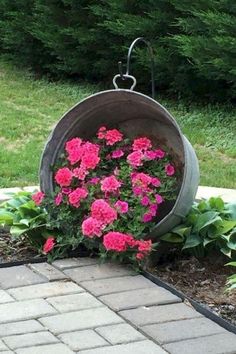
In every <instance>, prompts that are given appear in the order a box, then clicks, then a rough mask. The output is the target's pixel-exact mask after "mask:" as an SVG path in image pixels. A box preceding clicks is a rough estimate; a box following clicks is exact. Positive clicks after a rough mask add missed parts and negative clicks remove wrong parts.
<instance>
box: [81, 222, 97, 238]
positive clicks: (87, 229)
mask: <svg viewBox="0 0 236 354" xmlns="http://www.w3.org/2000/svg"><path fill="white" fill-rule="evenodd" d="M82 233H83V235H84V236H88V237H90V238H92V237H93V236H98V237H100V236H101V235H102V223H101V222H100V221H98V220H96V219H94V218H92V217H89V218H87V219H85V220H84V221H83V223H82Z"/></svg>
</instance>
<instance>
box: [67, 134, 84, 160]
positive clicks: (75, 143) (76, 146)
mask: <svg viewBox="0 0 236 354" xmlns="http://www.w3.org/2000/svg"><path fill="white" fill-rule="evenodd" d="M81 144H82V140H81V139H80V138H73V139H71V140H69V141H67V143H66V148H65V150H66V152H67V153H68V160H69V161H70V163H71V165H74V164H75V163H76V162H78V161H79V160H80V159H81V157H82V154H83V149H82V146H81Z"/></svg>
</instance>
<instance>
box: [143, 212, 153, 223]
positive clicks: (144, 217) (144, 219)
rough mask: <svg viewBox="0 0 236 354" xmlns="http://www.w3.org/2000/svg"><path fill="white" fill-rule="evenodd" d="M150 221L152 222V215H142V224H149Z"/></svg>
mask: <svg viewBox="0 0 236 354" xmlns="http://www.w3.org/2000/svg"><path fill="white" fill-rule="evenodd" d="M151 220H152V214H150V213H145V214H143V219H142V221H143V222H149V221H151Z"/></svg>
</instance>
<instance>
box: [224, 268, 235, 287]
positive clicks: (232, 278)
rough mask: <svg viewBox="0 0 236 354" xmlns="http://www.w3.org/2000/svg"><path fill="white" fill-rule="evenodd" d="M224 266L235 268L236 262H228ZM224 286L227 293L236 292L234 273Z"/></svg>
mask: <svg viewBox="0 0 236 354" xmlns="http://www.w3.org/2000/svg"><path fill="white" fill-rule="evenodd" d="M226 265H227V266H232V267H236V262H229V263H227V264H226ZM226 285H227V291H233V290H234V291H236V273H235V274H232V275H231V276H230V277H228V279H227V282H226Z"/></svg>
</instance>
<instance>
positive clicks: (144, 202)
mask: <svg viewBox="0 0 236 354" xmlns="http://www.w3.org/2000/svg"><path fill="white" fill-rule="evenodd" d="M149 203H150V199H149V198H148V197H147V196H146V195H145V196H144V197H143V198H142V199H141V204H142V205H143V206H148V205H149Z"/></svg>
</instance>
